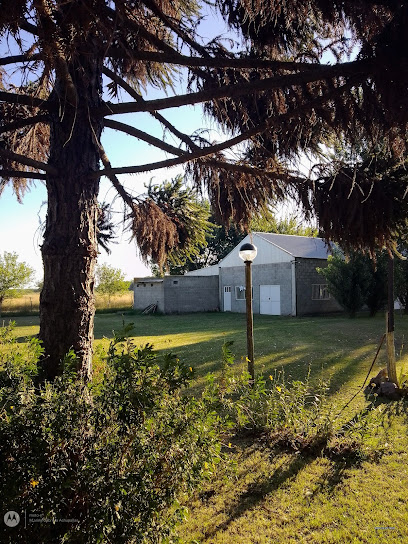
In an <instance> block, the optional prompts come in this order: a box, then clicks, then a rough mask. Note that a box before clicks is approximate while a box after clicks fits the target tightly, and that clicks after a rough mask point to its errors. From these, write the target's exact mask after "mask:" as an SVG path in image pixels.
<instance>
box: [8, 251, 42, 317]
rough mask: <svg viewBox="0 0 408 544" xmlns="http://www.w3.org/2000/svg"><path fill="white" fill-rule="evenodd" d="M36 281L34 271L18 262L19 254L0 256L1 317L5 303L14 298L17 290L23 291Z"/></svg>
mask: <svg viewBox="0 0 408 544" xmlns="http://www.w3.org/2000/svg"><path fill="white" fill-rule="evenodd" d="M33 279H34V269H33V268H31V266H29V265H28V264H27V263H25V262H20V261H18V255H17V253H9V252H8V251H5V252H4V253H3V256H1V255H0V316H1V308H2V305H3V301H4V300H5V299H6V298H9V297H12V296H13V294H14V293H13V291H14V290H15V289H21V288H22V287H24V286H25V285H27V284H28V283H30V282H31V281H32V280H33Z"/></svg>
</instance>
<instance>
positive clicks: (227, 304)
mask: <svg viewBox="0 0 408 544" xmlns="http://www.w3.org/2000/svg"><path fill="white" fill-rule="evenodd" d="M231 291H232V288H231V285H225V286H224V312H230V311H231Z"/></svg>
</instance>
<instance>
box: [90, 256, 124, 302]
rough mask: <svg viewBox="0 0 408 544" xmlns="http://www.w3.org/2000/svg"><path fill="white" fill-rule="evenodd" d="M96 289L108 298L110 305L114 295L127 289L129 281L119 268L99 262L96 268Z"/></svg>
mask: <svg viewBox="0 0 408 544" xmlns="http://www.w3.org/2000/svg"><path fill="white" fill-rule="evenodd" d="M96 281H97V284H96V290H97V291H98V293H100V294H101V295H103V296H106V297H107V299H108V306H110V303H111V298H112V297H113V296H114V295H119V294H121V293H125V292H126V291H128V290H129V286H130V282H128V281H126V280H125V275H124V274H123V272H122V271H121V270H120V269H119V268H114V267H113V266H110V265H108V264H101V265H99V266H98V268H97V269H96Z"/></svg>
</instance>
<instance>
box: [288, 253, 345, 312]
mask: <svg viewBox="0 0 408 544" xmlns="http://www.w3.org/2000/svg"><path fill="white" fill-rule="evenodd" d="M295 266H296V306H297V315H308V314H324V313H333V312H339V311H342V308H341V306H340V305H339V303H338V302H337V301H336V300H335V299H334V298H332V297H331V298H330V299H329V300H312V285H319V284H321V285H324V284H326V283H327V282H326V280H325V278H324V276H322V275H321V274H319V273H318V272H317V270H316V268H318V267H319V268H325V267H326V266H327V261H326V260H325V259H299V258H297V259H296V265H295Z"/></svg>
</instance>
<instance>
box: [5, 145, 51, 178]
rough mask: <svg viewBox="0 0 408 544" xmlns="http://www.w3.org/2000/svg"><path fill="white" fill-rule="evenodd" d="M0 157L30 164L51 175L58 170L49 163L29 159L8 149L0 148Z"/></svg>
mask: <svg viewBox="0 0 408 544" xmlns="http://www.w3.org/2000/svg"><path fill="white" fill-rule="evenodd" d="M0 157H5V158H6V159H10V160H12V161H14V162H19V163H20V164H25V165H26V166H30V167H31V168H36V169H38V170H44V172H47V173H48V174H51V175H53V176H57V175H58V170H57V169H56V168H54V167H53V166H50V165H49V164H45V163H43V162H41V161H36V160H34V159H30V158H29V157H26V156H25V155H19V154H18V153H13V152H12V151H9V150H8V149H1V148H0Z"/></svg>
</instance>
